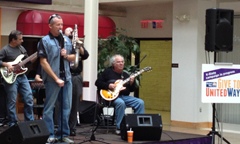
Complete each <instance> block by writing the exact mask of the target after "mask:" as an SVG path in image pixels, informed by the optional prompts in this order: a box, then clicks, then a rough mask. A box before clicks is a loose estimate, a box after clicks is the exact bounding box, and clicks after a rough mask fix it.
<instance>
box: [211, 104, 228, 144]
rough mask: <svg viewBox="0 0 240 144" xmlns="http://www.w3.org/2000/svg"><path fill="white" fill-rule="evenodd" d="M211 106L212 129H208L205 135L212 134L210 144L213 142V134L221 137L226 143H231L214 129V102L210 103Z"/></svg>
mask: <svg viewBox="0 0 240 144" xmlns="http://www.w3.org/2000/svg"><path fill="white" fill-rule="evenodd" d="M212 108H213V112H212V113H213V114H212V131H210V132H209V133H208V134H207V135H208V136H210V135H212V144H215V135H217V136H219V137H220V138H222V139H223V140H224V141H225V142H226V143H227V144H231V143H230V142H229V141H228V140H227V139H225V138H224V137H222V136H221V135H220V134H219V133H218V132H217V131H216V129H215V111H216V108H215V103H213V104H212Z"/></svg>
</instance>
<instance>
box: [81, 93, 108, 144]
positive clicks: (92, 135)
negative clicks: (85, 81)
mask: <svg viewBox="0 0 240 144" xmlns="http://www.w3.org/2000/svg"><path fill="white" fill-rule="evenodd" d="M97 107H98V100H97V96H96V105H95V112H94V121H95V120H96V119H97V125H96V127H95V128H94V129H92V130H91V132H92V134H91V136H90V139H88V140H84V141H82V142H80V143H79V144H82V143H85V142H91V141H98V142H102V143H106V144H111V143H109V142H105V141H103V140H99V139H96V137H95V135H94V133H95V131H96V130H97V128H98V126H99V125H100V117H99V115H98V111H97ZM93 126H94V123H93Z"/></svg>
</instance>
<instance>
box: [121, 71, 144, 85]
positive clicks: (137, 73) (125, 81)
mask: <svg viewBox="0 0 240 144" xmlns="http://www.w3.org/2000/svg"><path fill="white" fill-rule="evenodd" d="M143 72H144V70H140V71H139V72H136V73H135V74H133V75H132V76H133V77H136V76H138V75H140V74H141V73H143ZM129 81H130V77H129V78H127V79H125V80H124V81H123V85H124V84H126V83H127V82H129Z"/></svg>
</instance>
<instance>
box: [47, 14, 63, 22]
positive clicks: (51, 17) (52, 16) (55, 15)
mask: <svg viewBox="0 0 240 144" xmlns="http://www.w3.org/2000/svg"><path fill="white" fill-rule="evenodd" d="M55 17H57V18H60V19H61V18H62V17H61V16H60V15H58V14H53V15H51V16H50V17H49V19H48V23H49V24H50V22H51V20H52V19H53V18H55Z"/></svg>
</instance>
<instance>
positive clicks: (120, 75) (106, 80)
mask: <svg viewBox="0 0 240 144" xmlns="http://www.w3.org/2000/svg"><path fill="white" fill-rule="evenodd" d="M110 64H111V65H112V67H110V68H108V69H106V70H105V71H104V72H103V73H102V74H101V75H100V76H99V77H98V79H97V80H96V82H95V85H96V86H97V87H98V89H99V90H100V89H105V90H108V89H110V90H114V88H116V85H115V84H114V82H115V81H116V80H119V79H122V80H124V79H127V78H128V77H129V75H128V74H127V73H126V72H123V68H124V58H123V56H121V55H114V56H112V57H111V58H110ZM134 80H135V79H134V77H131V78H130V82H128V83H126V84H125V85H124V87H123V88H122V89H121V91H120V93H119V96H118V97H117V98H116V99H115V100H114V101H112V102H111V105H113V106H114V107H115V115H116V125H117V129H116V134H118V135H119V134H120V124H121V121H122V119H123V116H124V112H125V108H126V107H127V106H128V107H132V108H133V110H134V113H135V114H144V113H145V108H144V101H143V100H141V99H139V98H136V97H132V96H129V94H130V92H131V91H133V90H134Z"/></svg>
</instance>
